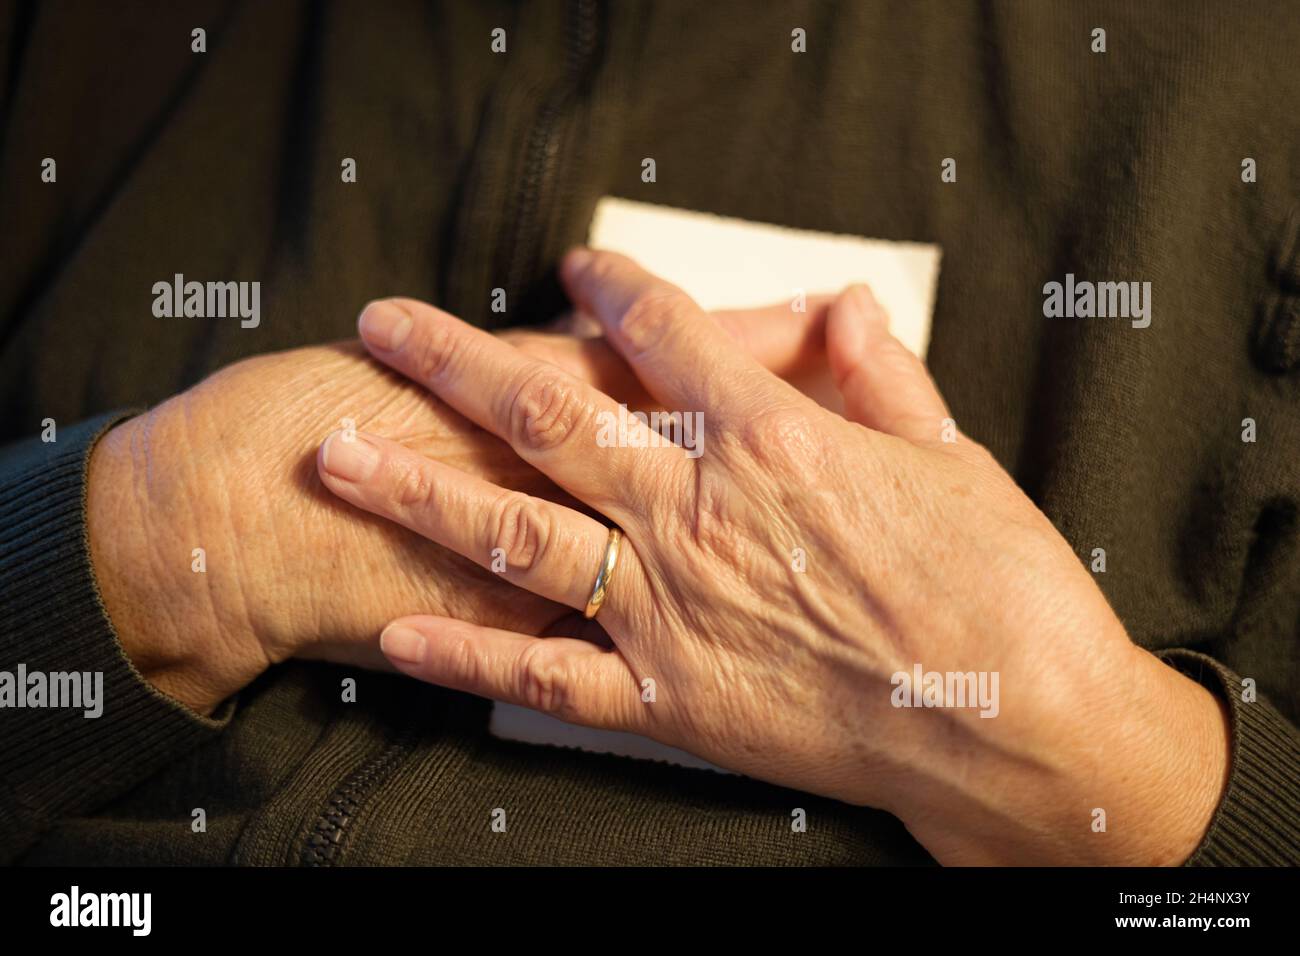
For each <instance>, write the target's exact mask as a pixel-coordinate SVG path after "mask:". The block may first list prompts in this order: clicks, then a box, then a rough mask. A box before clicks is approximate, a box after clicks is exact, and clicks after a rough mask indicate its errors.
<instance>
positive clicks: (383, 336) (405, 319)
mask: <svg viewBox="0 0 1300 956" xmlns="http://www.w3.org/2000/svg"><path fill="white" fill-rule="evenodd" d="M357 328H358V329H359V331H360V332H361V337H362V338H363V339H365V340H366V342H367V343H368V344H370V345H373V346H374V347H375V348H377V349H383V350H384V351H385V352H396V351H397V350H398V349H400V348H401V347H402V343H403V342H405V341H406V337H407V336H408V335H409V334H410V333H411V317H410V316H409V315H407V314H406V313H405V312H403V311H402V310H401V309H399V308H398V307H397V306H395V305H393V303H391V302H389V301H387V300H386V299H378V300H376V301H374V302H371V303H370V304H368V305H367V306H366V307H365V308H364V309H362V310H361V318H360V319H359V320H358V322H357Z"/></svg>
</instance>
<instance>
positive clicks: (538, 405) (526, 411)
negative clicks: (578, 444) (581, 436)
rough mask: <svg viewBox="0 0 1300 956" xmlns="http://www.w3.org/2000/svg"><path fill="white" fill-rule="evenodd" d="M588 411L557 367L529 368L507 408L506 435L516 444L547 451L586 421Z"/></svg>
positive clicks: (558, 444)
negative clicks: (508, 423) (508, 426)
mask: <svg viewBox="0 0 1300 956" xmlns="http://www.w3.org/2000/svg"><path fill="white" fill-rule="evenodd" d="M589 417H590V410H589V409H588V408H587V407H586V405H585V403H584V402H583V401H582V399H581V398H580V397H579V395H578V392H577V390H576V389H575V388H574V386H573V383H572V382H570V381H569V380H568V378H567V376H565V375H564V374H563V373H562V372H560V371H559V370H558V369H555V368H551V367H548V366H545V365H538V366H536V367H535V368H532V369H530V371H529V372H528V373H527V375H526V377H525V378H524V379H523V381H522V383H521V384H520V386H519V388H518V389H517V390H516V392H515V396H514V400H513V401H512V402H511V408H510V434H511V435H512V436H513V438H514V441H515V444H516V445H517V446H518V447H522V448H526V449H530V450H532V451H539V452H541V451H551V450H553V449H555V448H558V447H560V446H561V445H563V444H564V443H565V442H567V441H568V440H569V438H570V437H572V435H573V434H574V433H575V432H577V431H578V430H579V429H581V428H582V427H583V425H584V424H586V422H587V419H588V418H589Z"/></svg>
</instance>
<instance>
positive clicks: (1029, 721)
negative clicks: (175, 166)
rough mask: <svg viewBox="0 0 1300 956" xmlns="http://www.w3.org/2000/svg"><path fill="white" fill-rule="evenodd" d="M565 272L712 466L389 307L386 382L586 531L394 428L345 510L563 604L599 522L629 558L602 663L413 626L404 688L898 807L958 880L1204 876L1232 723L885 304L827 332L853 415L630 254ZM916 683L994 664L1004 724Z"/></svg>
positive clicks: (576, 261) (573, 383)
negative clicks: (1122, 609) (1020, 481)
mask: <svg viewBox="0 0 1300 956" xmlns="http://www.w3.org/2000/svg"><path fill="white" fill-rule="evenodd" d="M563 276H564V279H565V282H566V285H567V287H568V290H569V293H570V296H571V298H573V299H574V301H575V302H576V303H577V304H578V305H579V306H580V307H581V308H583V309H584V310H585V311H587V312H588V313H590V314H592V315H594V316H595V317H596V318H597V319H598V320H599V321H600V323H601V325H602V327H603V328H604V331H605V333H606V335H607V337H608V339H609V341H610V342H611V344H612V345H613V346H614V347H615V348H616V349H617V350H618V351H619V352H620V354H622V355H623V357H624V358H625V359H627V361H628V363H629V364H630V365H631V366H632V368H633V369H634V370H635V372H636V374H637V375H638V376H639V378H640V380H641V382H642V383H643V384H644V385H645V387H646V389H647V390H648V392H649V393H650V394H651V395H653V396H654V398H655V399H657V400H658V401H659V402H660V403H662V404H663V405H664V406H665V407H667V408H670V409H682V410H700V411H702V412H703V413H704V419H705V423H706V429H707V439H706V445H705V453H704V454H703V455H702V456H701V457H699V458H698V459H692V458H689V457H687V456H685V455H684V454H683V453H682V450H681V449H678V448H675V447H669V448H664V447H639V448H638V447H626V448H622V447H615V448H610V447H601V446H600V445H599V444H598V442H597V441H596V440H595V436H596V434H597V431H598V422H599V421H600V417H599V416H600V415H601V414H602V413H603V412H608V411H609V410H610V409H612V408H613V407H614V402H613V401H612V400H611V399H610V398H609V397H608V396H606V395H603V394H602V393H601V392H600V391H599V390H598V389H596V388H593V387H591V386H590V385H589V384H588V383H584V382H582V381H580V380H578V379H576V378H574V377H572V376H568V375H566V374H564V373H563V372H562V371H561V370H559V369H557V368H555V367H554V366H546V365H542V364H539V363H537V362H536V361H534V360H532V359H531V358H529V357H528V356H527V355H524V354H522V353H520V352H518V351H517V350H515V349H512V347H511V346H510V345H509V344H508V343H503V342H501V341H499V340H496V339H493V338H492V337H490V336H487V335H485V334H483V333H482V332H479V331H477V330H474V329H472V328H471V327H469V326H467V325H465V324H464V323H461V322H460V321H459V320H457V319H455V318H454V317H452V316H449V315H447V314H446V313H443V312H440V311H439V310H437V309H433V308H431V307H429V306H425V305H423V304H421V303H418V302H413V301H410V300H388V301H385V302H378V303H373V304H372V305H371V306H370V307H369V308H368V309H367V311H366V313H365V314H363V317H362V322H361V330H362V335H363V338H364V339H365V341H366V343H367V346H368V347H369V349H370V351H371V352H372V354H373V355H374V356H375V357H376V358H378V359H380V360H381V361H383V362H385V363H387V364H388V365H390V366H391V367H392V368H394V369H395V370H397V371H399V372H402V373H403V374H405V375H407V376H409V377H411V378H412V379H413V380H414V381H417V382H419V383H421V384H422V385H424V386H426V387H428V388H429V389H430V390H431V391H432V392H433V393H434V394H436V395H438V396H439V397H440V398H442V399H443V400H444V401H446V402H447V403H448V404H449V405H450V406H451V407H453V408H455V409H457V411H459V412H461V413H462V414H464V415H465V416H466V417H468V418H469V419H471V420H473V421H475V422H477V423H478V424H480V425H482V426H483V427H485V428H487V429H488V430H490V431H492V432H494V433H495V434H496V435H498V436H499V437H501V438H502V439H504V440H506V441H508V442H509V443H510V444H511V446H512V447H513V448H514V450H515V452H516V453H517V454H518V455H519V457H520V459H521V460H522V461H526V462H528V463H529V464H531V465H533V466H534V467H535V468H537V469H538V470H539V471H540V472H542V473H544V474H546V475H548V476H549V477H550V478H551V479H553V480H554V481H555V482H556V484H557V485H559V486H560V487H562V488H564V489H566V490H567V491H568V492H569V493H570V494H571V495H572V496H573V497H574V498H575V499H577V500H579V501H582V502H584V503H585V505H586V506H588V510H586V511H580V510H576V509H573V508H571V507H568V506H566V505H564V504H557V503H554V502H548V501H545V500H540V499H536V498H530V497H528V496H526V495H520V494H518V493H516V492H511V491H508V490H507V489H504V488H501V487H496V486H495V485H493V484H491V483H487V482H482V481H479V480H477V479H476V478H474V477H472V476H468V475H465V474H464V473H462V472H460V471H459V470H457V469H455V468H448V467H447V466H446V463H445V462H436V461H433V460H431V459H428V458H426V457H423V456H421V455H420V454H419V453H418V450H416V449H413V448H412V447H411V446H410V442H409V441H406V440H402V441H401V443H398V442H395V441H392V440H391V439H393V437H394V436H393V435H391V434H386V433H385V432H384V431H383V429H379V428H375V429H366V430H365V431H366V432H367V434H365V435H363V436H361V439H360V442H359V443H351V444H348V445H342V444H340V443H339V442H338V436H336V435H335V436H331V437H330V438H329V439H328V440H327V441H326V443H325V444H324V445H323V446H322V450H321V454H320V456H319V458H318V465H319V467H320V471H321V476H322V481H323V482H324V483H325V485H326V486H327V487H328V488H329V489H330V490H331V491H333V492H334V493H335V494H337V495H339V496H340V497H341V498H343V499H345V500H347V501H349V502H351V503H353V504H355V505H357V506H359V507H361V508H364V509H366V510H369V511H372V512H374V513H376V514H378V515H383V516H386V517H389V518H391V519H393V520H394V521H395V522H397V523H399V524H401V525H404V526H405V527H407V528H409V529H411V530H413V531H416V532H418V533H420V534H423V535H425V536H427V537H429V538H431V539H433V540H436V541H440V542H442V543H444V544H446V545H448V546H449V547H452V548H454V549H455V550H457V551H460V552H461V553H463V554H466V555H468V556H470V557H472V558H473V559H474V560H476V561H478V562H480V563H482V562H483V561H484V560H485V556H486V555H487V554H488V553H489V552H490V551H491V549H492V548H493V547H494V546H496V547H500V548H502V549H503V550H504V551H505V552H506V553H507V554H508V555H510V557H511V561H510V567H509V569H508V570H507V572H506V573H505V574H504V575H503V576H504V577H505V578H507V579H508V580H509V581H511V582H512V583H514V584H516V585H518V586H519V587H520V588H521V590H523V591H527V592H531V593H534V594H539V595H543V596H545V597H548V598H550V599H553V600H555V601H557V602H558V603H561V604H565V605H567V606H569V607H573V608H581V607H582V606H583V604H584V602H585V600H586V598H587V595H588V593H589V590H590V587H591V581H592V579H593V577H594V574H595V570H596V568H597V567H598V565H599V562H600V560H601V555H602V554H603V553H604V549H605V543H606V528H605V525H604V524H603V523H601V521H599V520H597V519H596V518H595V517H593V515H592V513H593V512H594V513H598V514H599V515H604V516H606V517H607V518H608V520H609V521H610V522H612V523H615V524H617V525H618V526H619V527H621V528H622V530H623V532H624V533H625V535H626V540H625V543H624V547H623V549H622V552H621V555H620V558H619V562H618V566H617V569H616V572H615V576H614V580H613V584H612V587H611V588H610V592H609V597H608V600H607V603H606V604H605V605H604V607H603V608H602V609H601V611H600V621H601V623H602V624H603V626H604V628H605V630H606V631H607V632H608V634H609V636H610V638H611V639H612V642H613V645H612V647H601V646H598V645H595V644H592V643H589V642H585V641H581V640H573V639H566V638H556V637H548V638H544V639H539V638H536V637H533V636H531V634H530V632H528V631H524V632H523V633H515V632H516V631H518V630H519V629H517V628H511V627H508V626H506V627H499V626H487V627H485V626H483V625H482V623H481V622H479V621H471V622H466V621H465V620H458V619H456V618H457V615H454V614H438V615H419V616H414V617H404V618H401V619H399V620H397V621H395V622H394V624H393V625H392V626H390V627H389V628H388V629H387V630H386V631H385V633H384V637H383V649H384V650H385V652H386V653H387V655H388V657H389V658H390V660H391V661H392V662H393V663H394V665H395V666H397V667H398V668H399V669H401V670H402V671H404V672H406V673H409V674H411V675H412V676H416V677H419V678H421V679H424V680H428V681H432V682H436V683H439V684H443V685H447V686H450V687H455V688H459V689H463V690H468V691H472V692H474V693H479V694H483V695H485V696H489V697H493V698H497V699H501V700H509V701H513V702H517V703H521V704H524V705H527V706H530V707H534V708H537V709H539V710H543V711H546V712H548V713H551V714H553V715H555V716H558V717H560V718H562V719H565V720H568V721H572V722H576V723H581V724H587V725H591V726H597V727H604V728H611V729H617V730H625V731H633V732H636V733H641V734H646V735H648V736H651V737H653V738H655V739H657V740H660V741H662V742H665V743H668V744H671V745H675V746H678V747H681V748H683V749H686V750H688V751H690V752H692V753H695V754H697V755H699V756H701V757H704V758H706V759H708V760H711V761H713V762H715V763H717V764H719V765H721V766H724V767H728V768H730V769H734V770H737V771H740V772H743V773H746V774H750V775H752V776H755V777H759V778H762V779H765V780H770V781H773V782H776V783H780V784H784V785H788V786H792V787H797V788H800V789H803V790H808V791H812V792H816V793H820V794H824V795H828V796H832V797H836V798H839V799H842V800H846V801H850V802H853V803H859V804H866V805H872V806H878V807H882V808H884V809H887V810H889V811H891V812H893V813H894V814H896V815H897V816H899V817H900V818H901V819H902V820H903V821H904V822H905V823H906V824H907V825H908V827H909V828H910V829H911V830H912V832H913V833H914V834H915V835H916V836H917V838H918V839H919V840H921V842H922V843H923V844H924V845H925V846H926V847H927V848H928V849H929V850H930V851H931V852H932V853H933V854H935V855H936V856H937V857H938V858H939V859H940V860H941V861H944V862H953V863H973V862H1017V863H1023V862H1040V863H1062V862H1106V863H1121V862H1122V863H1177V862H1181V861H1182V860H1183V859H1185V858H1186V857H1187V856H1188V855H1189V854H1190V853H1191V852H1192V850H1193V849H1194V848H1195V846H1196V844H1197V843H1198V842H1199V840H1200V838H1201V836H1202V834H1203V833H1204V831H1205V829H1206V826H1207V825H1208V821H1209V819H1210V816H1211V814H1212V812H1213V809H1214V807H1215V805H1216V803H1217V801H1218V798H1219V796H1220V794H1221V792H1222V788H1223V785H1224V779H1225V774H1226V752H1227V745H1226V737H1225V718H1224V715H1223V712H1222V709H1221V707H1220V705H1219V704H1218V702H1217V701H1216V700H1215V699H1214V698H1213V697H1212V696H1211V695H1210V694H1209V693H1208V692H1207V691H1205V690H1204V689H1203V688H1201V687H1200V686H1199V685H1196V684H1195V683H1193V682H1192V681H1189V680H1187V679H1186V678H1184V677H1182V676H1181V675H1179V674H1178V673H1177V672H1175V671H1174V670H1172V669H1171V668H1169V667H1167V666H1165V665H1164V664H1163V663H1161V662H1160V661H1158V660H1157V659H1156V658H1155V657H1153V656H1152V655H1150V654H1148V653H1147V652H1145V651H1143V650H1141V649H1139V648H1137V647H1136V646H1134V645H1133V644H1132V643H1131V641H1130V640H1129V639H1128V637H1127V635H1126V634H1125V631H1124V628H1123V626H1122V624H1121V623H1120V621H1119V620H1118V619H1117V618H1116V616H1115V615H1114V613H1113V612H1112V611H1111V609H1110V607H1109V606H1108V604H1107V602H1106V600H1105V598H1104V597H1103V595H1102V594H1101V592H1100V590H1099V589H1098V588H1097V586H1096V584H1095V582H1094V581H1093V580H1092V578H1091V576H1090V575H1089V573H1088V572H1087V571H1086V569H1085V568H1084V567H1083V566H1082V565H1081V564H1080V562H1079V560H1078V559H1077V557H1076V556H1075V555H1074V553H1073V551H1072V550H1071V548H1070V547H1069V545H1068V544H1067V542H1066V541H1065V540H1064V539H1063V538H1062V537H1061V536H1060V535H1059V534H1058V533H1057V531H1056V530H1055V529H1054V528H1053V526H1052V524H1051V523H1050V521H1049V520H1048V519H1047V518H1046V517H1045V516H1044V515H1043V514H1042V513H1041V512H1040V511H1039V510H1038V509H1037V508H1036V507H1035V506H1034V505H1033V503H1032V502H1031V501H1029V499H1028V498H1026V497H1025V495H1024V494H1023V493H1022V492H1021V491H1020V490H1019V489H1018V488H1017V486H1016V485H1015V483H1014V481H1012V479H1011V478H1010V477H1009V476H1008V475H1007V474H1006V473H1005V472H1004V471H1003V470H1002V469H1001V468H1000V467H999V466H998V464H997V463H996V462H995V461H994V459H993V458H992V457H991V456H990V455H989V454H988V452H987V451H986V450H985V449H983V448H982V447H980V446H979V445H978V444H977V443H975V442H973V441H972V440H970V439H969V438H968V437H966V436H964V435H961V434H959V433H957V432H956V431H955V430H953V429H952V423H951V422H950V421H949V420H948V411H947V409H946V407H945V406H944V403H943V401H942V399H941V397H940V396H939V394H938V392H937V390H936V389H935V387H934V385H933V383H932V381H931V380H930V379H929V377H928V375H927V374H926V372H925V370H924V368H923V366H922V365H921V364H920V362H919V361H917V360H916V359H915V358H914V357H913V356H912V355H911V354H910V353H908V352H907V351H906V350H905V349H904V348H903V347H902V346H901V345H900V344H899V343H898V342H897V341H896V340H895V339H893V338H892V336H890V335H889V333H888V329H887V320H886V318H885V316H884V315H883V314H882V313H881V310H880V309H879V307H878V306H877V305H876V304H875V302H874V300H873V299H872V298H871V296H870V294H869V292H868V291H867V290H866V289H865V288H863V287H853V288H850V289H849V290H846V291H845V292H844V293H843V294H842V295H841V296H839V297H838V298H837V299H836V300H835V302H834V304H833V305H832V306H831V307H830V309H829V312H828V315H829V318H828V320H827V332H826V335H827V343H828V353H829V359H830V367H831V370H832V371H833V373H834V377H835V381H836V382H837V383H838V385H839V387H840V391H841V393H842V396H843V402H844V406H843V407H844V414H843V415H840V414H837V413H835V412H832V411H830V410H828V409H826V408H824V407H821V406H819V405H818V404H817V403H815V402H813V401H811V400H810V399H809V398H808V397H807V396H805V395H803V394H801V393H800V392H799V391H797V390H796V389H795V388H792V387H791V386H790V385H788V384H787V383H785V382H782V381H781V380H780V379H779V378H777V377H776V376H774V375H772V374H771V373H769V372H768V371H766V370H764V369H763V368H762V367H761V366H759V365H758V364H757V363H756V362H755V361H754V360H753V359H752V358H750V357H749V356H747V355H745V354H743V353H742V352H740V351H739V350H736V349H733V348H728V347H727V336H726V334H725V333H724V332H723V330H722V329H721V328H719V327H718V325H717V324H716V323H715V322H713V321H711V320H710V318H709V316H707V315H706V314H704V313H702V312H701V311H700V310H699V308H698V307H697V306H696V305H695V304H694V303H693V302H692V301H691V300H690V299H689V298H688V297H686V296H685V295H684V294H683V293H681V292H680V290H677V289H675V288H674V287H672V286H670V285H668V284H667V283H665V282H663V281H661V280H659V279H656V278H655V277H653V276H650V275H649V274H647V273H645V272H644V271H643V270H641V269H640V268H639V267H638V266H636V265H635V264H634V263H632V262H631V261H630V260H627V259H625V258H623V257H621V256H616V255H613V254H609V253H595V254H591V253H589V252H587V251H585V250H581V251H578V252H576V253H574V254H573V255H572V256H570V258H569V259H568V260H567V261H566V266H565V269H564V272H563ZM945 439H950V440H945ZM645 444H649V442H646V443H645ZM367 450H369V451H368V453H367ZM466 529H471V530H469V531H467V530H466ZM795 549H801V550H802V552H803V554H804V555H806V566H805V567H803V568H802V569H800V568H798V567H797V566H796V560H795V558H796V556H795ZM918 663H919V664H921V665H922V666H923V667H924V669H925V670H936V671H961V672H966V671H976V672H996V673H997V674H998V675H999V678H1000V702H999V708H998V711H997V715H996V716H995V717H991V718H985V717H981V716H980V712H979V710H978V709H976V708H934V709H925V708H918V709H911V708H899V707H896V706H894V704H893V702H892V698H893V691H894V690H895V681H894V677H893V675H895V674H896V673H897V672H905V673H907V674H910V673H911V672H912V669H913V666H914V665H915V664H918ZM647 680H650V681H653V691H654V693H653V695H652V698H653V699H651V695H648V694H647V687H648V686H649V685H647V684H646V683H645V682H646V681H647ZM1098 807H1100V808H1103V809H1105V810H1106V812H1107V814H1108V815H1109V818H1110V821H1111V826H1110V831H1109V832H1108V833H1107V834H1098V833H1096V832H1094V831H1093V829H1092V826H1091V824H1092V822H1093V816H1092V811H1093V809H1094V808H1098Z"/></svg>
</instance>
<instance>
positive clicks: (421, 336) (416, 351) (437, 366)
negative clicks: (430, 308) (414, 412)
mask: <svg viewBox="0 0 1300 956" xmlns="http://www.w3.org/2000/svg"><path fill="white" fill-rule="evenodd" d="M454 339H455V336H454V335H453V333H452V330H451V328H450V326H449V325H448V324H447V323H446V322H438V321H434V322H426V323H423V324H422V325H421V326H420V327H419V332H418V333H417V335H416V337H415V339H414V341H413V342H412V346H413V347H412V353H413V357H412V363H413V369H412V370H413V371H414V373H415V377H416V379H417V380H418V381H419V382H421V383H424V384H431V383H434V382H437V381H439V380H440V379H443V378H445V377H446V375H447V373H448V371H450V369H451V367H452V361H453V358H454V356H455V354H456V349H455V347H454V341H453V340H454Z"/></svg>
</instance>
